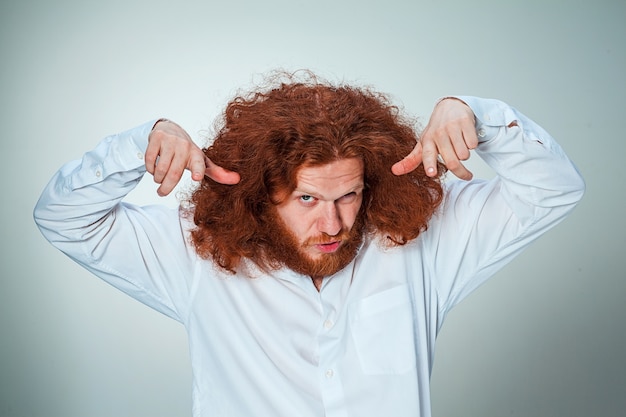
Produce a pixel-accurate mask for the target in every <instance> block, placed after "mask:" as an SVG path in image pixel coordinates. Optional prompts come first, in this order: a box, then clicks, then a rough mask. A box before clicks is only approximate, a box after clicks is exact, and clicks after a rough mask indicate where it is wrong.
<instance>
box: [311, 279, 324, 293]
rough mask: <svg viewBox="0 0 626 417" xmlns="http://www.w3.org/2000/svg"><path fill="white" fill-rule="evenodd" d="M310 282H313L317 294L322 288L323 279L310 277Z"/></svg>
mask: <svg viewBox="0 0 626 417" xmlns="http://www.w3.org/2000/svg"><path fill="white" fill-rule="evenodd" d="M311 280H312V281H313V285H315V288H316V289H317V292H319V291H320V288H322V281H323V280H324V277H311Z"/></svg>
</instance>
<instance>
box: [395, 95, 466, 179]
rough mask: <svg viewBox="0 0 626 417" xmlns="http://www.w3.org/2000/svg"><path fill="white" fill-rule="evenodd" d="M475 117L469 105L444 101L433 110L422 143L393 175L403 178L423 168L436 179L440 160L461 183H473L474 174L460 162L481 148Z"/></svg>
mask: <svg viewBox="0 0 626 417" xmlns="http://www.w3.org/2000/svg"><path fill="white" fill-rule="evenodd" d="M474 123H475V120H474V113H473V112H472V110H471V109H470V108H469V106H468V105H467V104H465V103H464V102H463V101H461V100H458V99H455V98H446V99H443V100H441V101H440V102H439V103H438V104H437V105H436V106H435V109H434V110H433V113H432V115H431V116H430V120H429V122H428V125H426V128H425V129H424V131H423V132H422V136H421V138H420V140H419V141H418V142H417V145H415V148H413V150H412V151H411V153H410V154H409V155H407V156H406V157H404V159H402V160H401V161H399V162H397V163H395V164H394V165H393V167H392V168H391V171H392V172H393V173H394V174H395V175H403V174H406V173H408V172H411V171H413V170H414V169H416V168H417V167H418V166H419V165H420V164H422V165H423V166H424V171H425V172H426V175H428V176H429V177H435V176H437V159H438V157H439V156H441V158H442V159H443V163H444V164H445V165H446V167H447V168H448V170H449V171H451V172H452V173H453V174H454V175H456V176H457V177H459V178H460V179H462V180H470V179H472V173H471V172H470V171H469V170H468V169H467V168H465V166H464V165H463V163H462V162H461V161H466V160H467V159H469V157H470V150H472V149H475V148H476V146H478V138H477V136H476V128H475V126H474Z"/></svg>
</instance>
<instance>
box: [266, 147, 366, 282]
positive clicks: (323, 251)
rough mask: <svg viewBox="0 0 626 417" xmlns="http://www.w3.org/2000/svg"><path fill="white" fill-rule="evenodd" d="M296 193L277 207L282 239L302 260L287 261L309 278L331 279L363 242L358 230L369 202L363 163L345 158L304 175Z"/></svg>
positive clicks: (304, 171) (300, 173)
mask: <svg viewBox="0 0 626 417" xmlns="http://www.w3.org/2000/svg"><path fill="white" fill-rule="evenodd" d="M296 180H297V185H296V189H295V190H294V191H293V192H292V193H291V194H290V195H288V196H286V197H285V198H284V199H283V201H282V202H281V203H280V204H279V205H278V206H277V207H276V213H277V216H278V220H279V223H278V224H279V230H277V236H276V237H277V238H278V239H280V240H281V243H282V244H281V245H280V246H281V248H282V251H283V252H284V251H285V249H287V248H286V247H285V246H286V245H285V243H287V246H289V247H290V250H289V251H288V252H290V253H292V255H287V257H288V258H289V257H290V258H294V257H295V258H296V260H293V259H292V260H290V261H289V260H287V261H285V260H284V259H283V261H284V263H286V264H287V266H288V267H290V268H292V269H296V271H297V272H301V273H305V274H308V275H312V276H313V275H315V274H321V275H330V274H331V273H334V272H337V270H339V269H341V268H343V267H344V266H345V265H346V264H347V263H348V262H350V261H351V260H352V259H353V258H354V256H355V254H356V249H357V248H358V245H359V244H360V242H361V238H362V236H361V234H362V233H361V229H362V227H360V226H358V227H356V228H355V227H354V226H355V222H356V221H357V215H358V213H359V210H360V208H361V203H362V201H363V187H364V185H363V163H362V162H361V161H360V160H359V159H355V158H351V159H341V160H338V161H335V162H332V163H330V164H326V165H322V166H313V167H304V168H301V169H300V170H299V171H298V175H297V178H296Z"/></svg>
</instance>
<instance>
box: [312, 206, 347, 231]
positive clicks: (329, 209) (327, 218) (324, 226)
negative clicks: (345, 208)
mask: <svg viewBox="0 0 626 417" xmlns="http://www.w3.org/2000/svg"><path fill="white" fill-rule="evenodd" d="M318 228H319V231H320V232H322V233H326V234H327V235H329V236H335V235H337V234H339V232H341V229H342V224H341V217H340V216H339V211H338V210H337V206H336V205H335V203H334V202H331V201H329V202H327V203H326V204H324V205H323V207H322V214H321V216H320V218H319V221H318Z"/></svg>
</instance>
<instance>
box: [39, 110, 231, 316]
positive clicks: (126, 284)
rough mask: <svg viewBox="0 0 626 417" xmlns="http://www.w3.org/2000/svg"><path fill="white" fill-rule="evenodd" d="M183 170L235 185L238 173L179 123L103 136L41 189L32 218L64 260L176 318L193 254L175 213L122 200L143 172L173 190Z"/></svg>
mask: <svg viewBox="0 0 626 417" xmlns="http://www.w3.org/2000/svg"><path fill="white" fill-rule="evenodd" d="M185 169H188V170H190V171H191V172H192V176H193V179H195V180H198V179H201V178H202V176H203V174H204V175H209V176H211V178H213V179H215V180H218V181H223V182H228V183H235V182H237V181H238V179H239V176H238V175H237V174H235V173H232V172H228V171H225V170H223V169H221V168H219V167H217V166H215V165H214V164H212V163H211V162H210V161H209V160H208V159H206V158H205V157H204V154H203V153H202V150H201V149H200V148H199V147H198V146H197V145H195V144H194V143H193V141H192V140H191V139H190V138H189V135H187V133H186V132H185V131H184V130H183V129H182V128H181V127H180V126H178V125H176V124H175V123H172V122H169V121H158V122H156V123H155V122H154V121H153V122H150V123H146V124H144V125H142V126H139V127H136V128H134V129H131V130H128V131H126V132H123V133H120V134H116V135H112V136H109V137H107V138H105V139H104V140H103V141H101V142H100V143H99V144H98V145H97V146H96V148H95V149H94V150H92V151H89V152H87V153H85V154H84V156H83V157H82V159H80V160H76V161H72V162H69V163H67V164H65V165H64V166H63V167H62V168H61V169H60V170H59V171H58V172H57V173H56V174H55V175H54V177H53V178H52V180H51V181H50V182H49V184H48V185H47V186H46V188H45V189H44V190H43V192H42V194H41V197H40V199H39V201H38V202H37V205H36V207H35V210H34V218H35V222H36V223H37V225H38V227H39V228H40V230H41V232H42V234H43V235H44V237H45V238H46V239H47V240H49V241H50V242H51V243H52V244H53V245H54V246H55V247H57V248H58V249H59V250H61V251H62V252H64V253H65V254H67V255H68V256H69V257H70V258H72V259H73V260H75V261H76V262H78V263H79V264H81V265H82V266H84V267H85V268H86V269H88V270H89V271H91V272H93V273H94V274H96V275H97V276H99V277H101V278H102V279H104V280H105V281H107V282H109V283H110V284H112V285H113V286H115V287H117V288H119V289H121V290H122V291H124V292H126V293H128V294H129V295H131V296H133V297H134V298H137V299H139V300H140V301H142V302H144V303H145V304H148V305H150V306H151V307H153V308H155V309H157V310H159V311H161V312H163V313H164V314H167V315H169V316H171V317H174V318H177V319H180V318H181V315H180V312H179V311H178V308H179V307H178V306H180V305H184V303H182V302H180V301H181V299H182V298H184V294H185V291H186V286H187V285H188V282H186V281H185V279H189V278H190V277H191V276H192V271H190V270H188V268H187V266H188V265H190V263H189V262H181V259H182V258H186V257H189V256H194V252H193V250H192V249H191V250H190V249H189V248H188V247H187V244H186V236H185V227H184V225H183V224H181V221H182V219H181V218H180V217H179V213H178V211H177V210H171V209H168V208H166V207H164V206H159V205H153V206H146V207H139V206H136V205H132V204H128V203H124V202H123V199H124V197H125V196H126V195H127V194H128V193H129V192H130V191H132V190H133V189H134V188H135V186H136V185H137V184H138V183H139V181H140V180H141V179H142V178H143V176H144V175H145V173H146V172H150V173H153V174H154V180H155V181H156V182H157V183H159V184H161V186H160V187H159V194H161V195H166V194H168V193H169V192H171V190H172V189H173V188H174V186H175V185H176V184H177V183H178V181H179V180H180V178H181V175H182V173H183V171H184V170H185Z"/></svg>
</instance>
